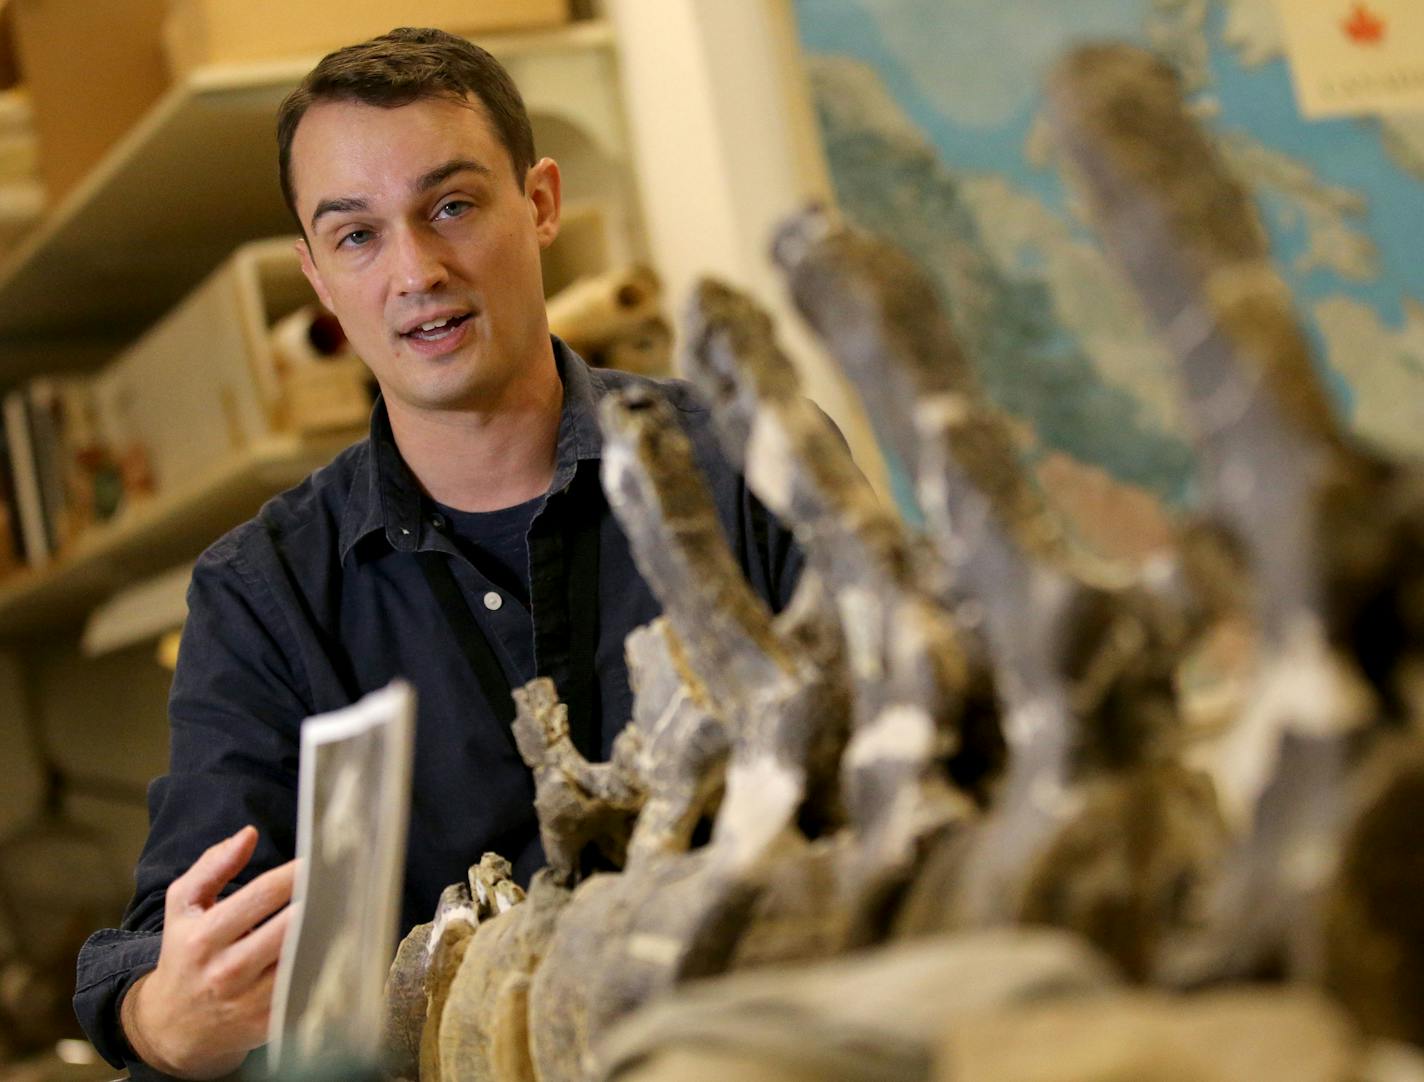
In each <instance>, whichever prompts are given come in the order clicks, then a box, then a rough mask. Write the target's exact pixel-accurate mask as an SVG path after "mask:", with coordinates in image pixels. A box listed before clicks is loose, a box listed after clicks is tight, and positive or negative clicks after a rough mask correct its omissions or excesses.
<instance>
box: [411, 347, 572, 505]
mask: <svg viewBox="0 0 1424 1082" xmlns="http://www.w3.org/2000/svg"><path fill="white" fill-rule="evenodd" d="M563 400H564V388H563V384H562V383H561V382H560V381H559V375H558V372H557V370H556V369H555V368H554V366H553V363H552V358H551V359H550V364H549V365H548V371H547V376H546V377H545V376H544V375H543V374H541V375H540V377H539V378H534V379H525V380H521V381H520V382H519V384H518V385H517V386H512V387H508V388H506V389H505V390H504V392H503V393H502V394H501V395H500V396H499V397H498V400H497V401H491V402H486V403H482V404H481V406H480V407H479V408H475V409H446V410H425V409H420V408H416V407H412V406H410V405H409V404H404V403H400V402H398V401H396V400H394V399H387V402H386V409H387V413H388V414H389V416H390V420H391V432H392V434H393V435H394V436H395V441H396V446H397V447H398V448H400V453H401V457H402V458H404V459H405V462H406V465H407V466H409V467H410V470H411V472H412V473H413V474H414V475H415V479H416V481H417V482H419V484H420V487H421V488H422V489H423V490H424V492H425V494H426V495H427V496H429V497H430V498H431V499H433V500H435V501H436V502H437V503H442V504H444V505H445V506H447V507H453V508H455V509H456V510H457V511H497V510H499V509H500V508H503V507H513V506H514V505H515V504H519V503H524V502H525V501H527V500H532V499H534V498H535V497H536V496H539V495H542V494H543V493H545V492H547V491H548V489H549V484H550V482H551V481H552V480H553V476H554V458H555V449H556V445H557V443H558V435H559V419H560V417H561V415H562V411H563Z"/></svg>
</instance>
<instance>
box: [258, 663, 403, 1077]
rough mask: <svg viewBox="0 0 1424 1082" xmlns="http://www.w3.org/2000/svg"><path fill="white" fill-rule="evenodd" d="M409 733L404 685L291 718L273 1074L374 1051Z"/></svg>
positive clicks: (396, 882) (270, 1053)
mask: <svg viewBox="0 0 1424 1082" xmlns="http://www.w3.org/2000/svg"><path fill="white" fill-rule="evenodd" d="M414 738H415V691H414V689H413V688H412V687H411V686H410V685H409V684H407V683H406V682H405V681H403V680H395V681H392V682H391V683H390V684H388V685H387V686H386V687H384V688H382V689H381V690H379V691H373V692H371V693H370V694H369V695H367V696H365V697H364V698H362V699H361V700H360V701H359V702H357V703H354V704H353V705H351V706H349V707H346V708H345V709H342V710H336V711H333V712H332V713H329V714H321V715H318V716H316V717H311V718H308V719H307V720H306V721H304V722H303V723H302V733H301V760H300V767H299V780H298V793H297V858H298V861H299V864H298V867H297V879H296V886H295V889H294V891H293V896H292V905H293V906H294V907H295V910H296V912H295V916H294V919H293V921H292V925H291V927H290V929H289V930H288V932H287V938H286V941H285V942H284V943H283V944H282V956H281V958H280V960H279V961H278V963H277V981H276V987H275V989H274V991H273V996H272V1021H271V1027H270V1030H269V1036H268V1048H267V1058H268V1063H269V1065H270V1066H271V1067H272V1068H273V1069H274V1070H280V1071H283V1072H286V1071H290V1070H292V1069H293V1068H300V1067H302V1066H304V1065H308V1064H315V1063H318V1062H322V1061H333V1062H336V1061H350V1060H357V1061H374V1060H375V1059H376V1057H377V1056H378V1055H379V1052H380V1047H379V1044H380V1034H381V1010H382V994H383V988H384V985H385V979H386V972H387V970H388V969H389V967H390V963H391V958H392V957H393V956H394V954H395V946H396V925H397V921H398V919H399V913H400V895H401V883H402V879H403V874H404V870H405V843H406V826H407V821H408V816H409V808H410V784H411V781H410V779H411V756H412V749H413V745H414Z"/></svg>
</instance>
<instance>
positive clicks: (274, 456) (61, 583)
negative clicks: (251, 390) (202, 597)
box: [0, 431, 363, 640]
mask: <svg viewBox="0 0 1424 1082" xmlns="http://www.w3.org/2000/svg"><path fill="white" fill-rule="evenodd" d="M362 435H363V433H362V432H359V431H347V432H341V433H333V434H331V435H325V436H320V437H300V436H295V435H288V436H274V437H271V438H270V439H267V440H265V441H263V442H262V443H260V444H257V445H255V446H253V447H251V448H249V449H248V450H247V451H246V452H244V453H243V454H241V455H238V456H235V457H234V458H233V459H232V460H231V461H229V462H227V463H225V464H224V465H222V466H221V467H219V468H217V469H215V470H213V471H212V472H211V473H208V474H206V475H203V476H199V477H197V478H194V479H193V480H192V481H191V482H189V483H188V484H185V485H183V486H181V487H176V488H175V489H174V490H173V491H172V492H169V493H165V494H161V495H158V496H154V497H151V498H149V499H145V500H137V501H135V502H134V503H133V504H132V505H131V506H130V507H128V508H126V509H125V510H124V511H122V512H121V513H120V514H119V515H118V516H117V517H116V518H115V519H114V520H113V521H112V522H108V523H105V524H104V525H101V526H96V527H94V528H92V529H91V530H89V531H88V532H86V533H85V534H83V535H82V536H81V537H80V538H79V540H78V541H77V542H76V543H75V544H74V545H73V546H72V547H71V548H70V549H69V550H67V551H66V552H65V553H63V554H62V555H61V557H60V558H58V559H57V560H56V561H55V562H54V563H52V564H50V565H49V566H48V567H46V568H44V569H42V570H38V571H23V572H20V573H19V574H16V575H14V576H11V577H10V578H7V579H5V580H3V581H0V639H7V640H13V639H17V638H20V637H23V636H28V635H32V634H35V633H37V632H40V631H45V630H50V629H54V628H58V627H62V626H64V625H66V624H69V623H72V622H73V620H74V619H75V618H77V617H79V616H82V615H83V614H84V612H85V611H87V610H88V609H90V608H92V607H93V606H94V605H95V604H97V603H98V602H99V601H101V600H103V599H104V598H106V597H108V596H109V595H110V594H112V593H113V592H114V591H115V590H117V589H119V588H120V587H122V586H124V585H127V584H129V583H132V582H133V581H134V580H135V579H139V578H143V577H145V576H148V575H152V574H155V573H157V572H159V571H163V570H165V569H167V568H168V567H170V566H172V565H173V564H176V563H179V562H180V561H182V560H190V559H193V558H194V557H195V556H197V555H198V553H199V552H201V551H202V550H203V549H204V548H205V547H206V546H207V545H208V544H210V543H211V542H213V541H215V540H216V539H217V538H218V537H220V536H221V535H222V534H223V533H224V532H226V531H227V530H229V529H231V528H232V527H233V526H236V525H237V524H238V523H240V522H242V521H244V520H245V519H247V518H249V517H250V516H251V515H252V514H253V513H254V512H256V510H257V509H258V508H259V507H260V506H261V505H262V503H263V501H264V500H266V499H267V498H268V497H269V496H271V495H272V494H273V493H274V492H277V491H279V490H281V489H283V488H286V487H289V486H291V485H293V484H296V483H297V482H298V481H300V480H301V479H302V478H304V477H305V476H306V475H307V474H309V473H310V472H311V471H312V470H314V469H316V468H318V467H319V466H322V465H324V464H325V463H327V462H329V461H330V460H331V458H332V457H333V456H334V455H335V454H336V453H337V452H338V451H340V450H341V449H342V448H344V447H346V446H348V445H349V444H351V443H353V442H354V441H355V440H357V439H359V438H360V437H361V436H362Z"/></svg>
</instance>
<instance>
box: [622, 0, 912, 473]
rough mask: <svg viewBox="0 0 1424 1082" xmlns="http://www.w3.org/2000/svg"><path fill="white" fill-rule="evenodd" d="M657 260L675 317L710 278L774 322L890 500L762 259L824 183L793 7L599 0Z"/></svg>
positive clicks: (746, 0) (833, 374)
mask: <svg viewBox="0 0 1424 1082" xmlns="http://www.w3.org/2000/svg"><path fill="white" fill-rule="evenodd" d="M606 6H607V9H608V14H609V16H610V18H611V19H612V20H613V25H614V29H615V32H616V35H617V39H618V55H619V63H620V65H621V69H622V79H623V97H624V103H625V108H626V109H627V112H628V120H629V128H630V135H631V141H632V144H633V153H634V162H635V166H636V170H635V171H636V174H637V177H638V184H639V190H640V194H641V199H642V205H643V209H644V214H645V216H646V219H647V225H648V240H649V245H650V248H651V252H652V258H653V262H654V264H655V265H656V267H657V269H658V272H659V273H660V274H661V275H662V277H663V281H664V285H665V287H666V289H667V292H668V296H669V297H670V298H671V301H672V308H673V312H674V315H675V316H676V317H678V319H677V321H678V322H680V316H681V307H682V305H683V304H685V302H686V298H687V297H688V296H689V295H690V292H691V289H692V286H693V284H694V283H695V282H696V281H697V280H698V279H699V278H701V277H703V276H705V275H709V274H710V275H716V276H718V277H721V278H723V279H726V280H727V281H729V282H731V283H732V284H734V285H737V286H740V287H742V288H744V289H747V290H748V291H750V292H751V293H752V294H753V295H754V296H755V297H757V298H758V300H759V301H760V302H761V303H762V304H763V305H765V306H766V307H768V308H769V309H770V310H771V312H772V314H773V317H774V318H775V320H776V323H777V327H778V332H779V334H780V335H781V338H782V342H783V345H784V346H785V347H786V348H787V350H788V352H790V353H791V354H792V356H793V357H794V358H795V359H796V361H797V363H798V367H799V368H800V370H801V373H802V377H803V383H804V386H805V388H806V391H807V393H808V394H810V396H811V397H812V398H814V399H815V400H816V401H817V402H818V403H820V405H821V406H822V408H824V409H825V410H826V412H828V413H829V414H830V415H831V417H832V418H833V419H834V420H835V421H836V423H837V424H839V425H840V426H841V429H842V431H843V432H845V434H846V438H847V439H848V440H849V441H850V445H851V450H852V452H853V453H854V454H855V457H856V461H857V462H858V463H859V464H860V467H861V469H862V470H864V471H865V473H866V475H867V476H868V477H869V478H870V480H871V482H872V484H874V485H875V486H876V488H877V489H878V490H879V491H880V493H881V494H882V498H888V497H886V494H887V493H888V492H889V488H888V485H887V483H886V480H885V473H884V463H883V460H882V459H881V457H880V453H879V451H878V449H877V448H876V446H875V443H874V440H873V438H872V436H871V434H870V428H869V425H868V424H867V423H866V420H865V418H864V415H863V413H862V412H861V411H860V408H859V403H858V402H856V401H855V399H854V398H853V396H852V395H851V394H850V393H849V391H848V389H847V387H846V386H845V384H844V382H843V381H842V380H841V379H840V376H839V373H838V372H837V371H836V370H835V368H834V366H833V364H832V363H831V362H830V361H829V360H828V359H827V358H826V357H825V355H824V354H823V353H822V352H821V351H820V349H819V347H818V346H817V345H816V343H815V342H814V341H813V340H812V338H811V335H810V334H809V332H808V331H807V330H806V329H805V327H804V326H803V325H802V324H801V322H800V320H799V319H798V318H797V317H796V315H795V314H794V312H793V311H792V309H791V306H790V304H789V303H788V301H787V299H786V296H785V291H784V289H783V288H782V284H781V281H780V278H779V276H778V275H777V274H776V273H775V271H774V269H773V268H772V265H771V262H770V259H769V257H768V244H769V240H770V237H771V234H772V231H773V229H774V227H775V226H776V224H777V223H778V222H779V221H780V220H781V219H782V218H783V217H784V216H785V215H787V214H789V213H791V212H792V211H794V210H796V209H798V208H799V207H801V206H803V205H804V204H805V203H806V202H807V201H808V200H812V199H815V200H820V201H823V202H829V201H830V198H831V191H830V184H829V181H828V179H827V172H826V168H825V163H824V160H823V158H822V156H821V150H820V145H819V142H818V140H817V138H816V135H815V119H814V115H813V113H812V107H811V104H810V95H809V91H808V89H807V87H806V83H805V78H804V75H803V73H802V70H801V65H800V61H799V53H798V50H797V47H796V37H795V27H794V23H793V21H792V16H791V11H790V4H789V0H606Z"/></svg>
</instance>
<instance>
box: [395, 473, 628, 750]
mask: <svg viewBox="0 0 1424 1082" xmlns="http://www.w3.org/2000/svg"><path fill="white" fill-rule="evenodd" d="M569 497H570V501H571V506H570V507H569V514H568V516H567V518H566V521H567V522H568V523H569V526H568V531H567V535H566V536H567V540H566V544H567V548H566V552H567V553H568V560H567V564H566V572H567V577H566V580H565V581H566V592H565V603H566V604H567V605H568V617H569V624H570V630H571V635H572V639H571V642H570V649H569V675H568V678H567V679H566V681H565V683H566V685H567V686H561V687H560V688H559V695H560V698H561V699H562V700H563V702H564V704H565V705H566V706H567V707H568V710H569V736H570V738H571V739H572V740H573V743H574V746H575V747H576V748H578V750H579V752H580V753H582V755H583V756H584V757H585V758H586V759H589V760H590V761H593V760H595V759H597V758H599V747H598V745H599V739H598V737H599V726H598V681H597V674H596V673H595V672H594V661H595V655H596V651H597V648H598V548H599V540H598V533H599V522H600V519H601V517H602V509H603V501H602V488H601V486H600V484H599V480H598V474H597V471H596V470H586V471H584V473H583V475H582V476H578V477H576V478H575V480H574V482H573V485H572V489H571V491H570V493H569ZM415 555H416V558H417V560H419V562H420V568H421V571H422V572H423V573H424V575H425V581H426V582H427V583H429V585H430V592H431V593H432V594H433V595H434V597H435V602H436V604H437V605H439V607H440V611H441V613H442V614H443V615H444V617H445V622H446V623H447V624H448V625H449V627H450V631H451V633H452V634H453V635H454V636H455V642H456V644H457V645H458V646H459V647H460V652H461V653H462V654H463V655H464V656H465V660H466V661H467V662H468V663H469V666H470V670H471V671H472V672H473V673H474V676H475V680H476V681H477V682H478V684H479V686H480V691H481V693H482V694H483V695H484V698H485V702H486V704H487V705H488V707H489V711H490V714H491V715H492V716H493V717H494V718H495V719H496V721H498V723H499V727H500V729H501V730H502V731H503V732H504V735H505V737H506V739H508V740H509V742H510V746H511V747H514V733H513V729H512V726H513V724H514V716H515V709H514V697H513V689H512V688H511V687H510V684H509V678H508V677H507V676H506V675H505V672H504V669H503V667H502V666H501V665H500V663H499V658H498V657H496V656H495V652H494V648H493V647H492V646H491V645H490V642H489V639H488V638H487V637H486V636H485V633H484V632H483V631H482V630H481V629H480V625H479V621H478V620H477V619H476V618H475V614H474V608H473V606H472V605H471V603H470V600H469V598H468V597H466V595H465V591H464V590H462V589H461V588H460V583H459V581H458V580H457V579H456V578H455V572H454V571H453V570H452V569H451V567H450V560H451V557H450V556H449V555H447V554H446V553H443V552H433V551H429V550H426V551H422V552H417V553H416V554H415ZM541 675H543V674H541Z"/></svg>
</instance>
